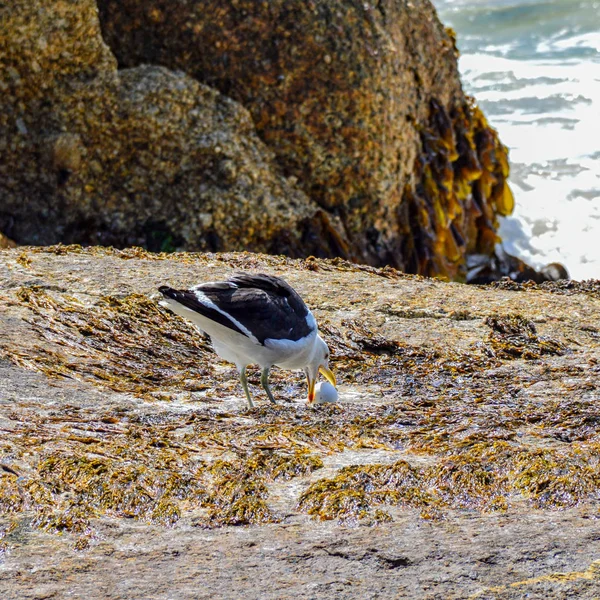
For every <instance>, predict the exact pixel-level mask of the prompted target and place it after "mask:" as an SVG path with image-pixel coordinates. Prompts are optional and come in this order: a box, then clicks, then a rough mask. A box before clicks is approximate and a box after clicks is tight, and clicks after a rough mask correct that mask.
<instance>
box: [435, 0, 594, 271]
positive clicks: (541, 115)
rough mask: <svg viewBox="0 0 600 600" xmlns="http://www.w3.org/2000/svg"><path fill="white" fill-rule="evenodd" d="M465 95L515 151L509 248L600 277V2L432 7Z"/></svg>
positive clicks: (447, 1) (513, 0)
mask: <svg viewBox="0 0 600 600" xmlns="http://www.w3.org/2000/svg"><path fill="white" fill-rule="evenodd" d="M433 2H434V4H435V6H436V7H437V9H438V13H439V16H440V19H441V20H442V22H443V23H444V24H446V25H450V26H451V27H453V28H454V30H455V31H456V33H457V38H458V40H457V42H458V47H459V50H460V51H461V58H460V63H459V65H460V70H461V73H462V80H463V86H464V88H465V91H466V92H467V93H469V94H472V95H473V96H475V97H476V99H477V101H478V103H479V105H480V106H481V107H482V109H483V110H484V112H485V113H486V115H487V117H488V118H489V120H490V122H491V123H492V125H494V127H496V128H497V129H498V131H499V133H500V137H501V139H502V141H503V142H504V143H505V144H506V145H507V146H508V147H509V149H510V159H511V165H512V173H511V184H512V188H513V191H514V193H515V197H516V201H517V208H516V210H515V214H514V215H513V216H511V217H508V218H506V219H503V221H502V224H501V230H500V232H501V235H502V237H503V239H504V245H505V248H506V249H507V250H508V251H509V252H511V253H513V254H517V255H519V256H521V257H523V258H524V259H525V260H526V261H528V262H529V263H531V264H534V265H538V266H540V265H543V264H546V263H549V262H555V261H558V262H562V263H563V264H564V265H566V266H567V268H568V269H569V272H570V273H571V276H572V277H573V278H574V279H587V278H600V0H433Z"/></svg>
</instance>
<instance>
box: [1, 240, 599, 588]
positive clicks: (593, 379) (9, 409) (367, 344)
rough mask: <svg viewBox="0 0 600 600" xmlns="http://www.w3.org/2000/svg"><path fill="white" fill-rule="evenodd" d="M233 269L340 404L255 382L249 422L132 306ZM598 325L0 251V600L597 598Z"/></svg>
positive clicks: (345, 277) (140, 260)
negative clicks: (322, 362) (312, 338)
mask: <svg viewBox="0 0 600 600" xmlns="http://www.w3.org/2000/svg"><path fill="white" fill-rule="evenodd" d="M239 269H243V270H262V271H267V272H271V273H274V274H277V275H281V276H284V277H285V278H286V279H287V280H288V281H290V282H291V283H292V284H293V285H294V286H295V287H296V288H297V289H298V290H299V291H300V293H301V294H302V296H303V297H304V298H305V299H306V301H307V302H308V304H309V305H310V307H311V308H312V309H313V311H314V313H315V316H316V317H317V319H318V321H319V324H320V326H321V331H322V334H323V336H324V337H325V339H326V340H327V341H328V342H329V344H330V347H331V349H332V365H333V368H334V370H335V371H336V373H337V375H338V378H339V381H340V385H339V389H340V396H341V402H340V403H339V404H338V405H330V406H320V407H316V408H314V409H309V408H307V407H306V406H305V400H304V399H305V395H306V389H305V382H304V381H303V377H302V376H301V374H294V373H289V372H282V371H279V370H274V372H273V377H272V384H273V389H274V392H275V395H276V397H277V398H278V401H279V402H278V405H277V406H272V405H270V403H268V402H267V401H266V398H265V397H264V394H263V393H262V392H261V391H260V388H259V385H258V383H259V377H258V373H257V372H256V371H255V370H253V369H251V371H252V377H251V387H252V391H253V393H254V394H256V400H257V408H256V409H255V410H253V411H249V410H248V409H247V407H246V402H245V399H244V396H243V393H242V391H241V389H240V385H239V382H238V379H237V374H236V371H235V369H234V368H233V367H232V366H231V365H228V364H226V363H224V362H223V361H221V360H220V359H219V358H218V357H216V356H215V355H214V354H213V353H212V352H211V350H210V347H209V345H208V344H207V343H206V341H205V340H204V339H203V338H202V337H201V336H200V335H199V334H198V333H197V332H196V331H195V330H194V329H193V328H192V327H190V326H189V325H188V324H187V323H185V322H183V321H182V320H181V319H179V318H178V317H175V316H174V315H172V314H170V313H169V312H168V311H166V310H163V309H162V308H160V307H159V306H158V305H157V303H156V300H155V299H153V298H152V297H151V295H153V294H155V291H156V288H157V286H159V285H161V284H165V283H167V284H171V285H177V286H180V285H181V286H185V285H190V284H192V283H196V282H198V281H203V280H214V279H217V278H219V277H222V276H225V275H228V274H230V273H231V272H232V271H234V270H239ZM599 320H600V283H599V282H588V283H586V284H574V283H562V284H552V285H548V284H544V285H542V286H536V285H534V284H528V285H518V284H515V283H512V282H502V283H501V284H499V285H497V286H496V287H486V288H482V287H476V286H464V285H458V284H447V283H442V282H439V281H435V280H428V279H423V278H420V277H409V276H403V275H401V274H399V273H398V272H396V271H394V270H392V269H389V268H388V269H383V270H376V269H373V268H370V267H359V266H356V265H352V264H350V263H347V262H344V261H340V260H336V261H320V260H314V259H310V260H303V261H292V260H289V259H285V258H282V257H268V256H262V255H252V254H207V255H190V254H179V255H171V256H170V257H169V258H165V255H162V256H157V255H152V254H147V253H145V252H143V251H140V250H125V251H116V250H106V249H102V248H95V249H88V250H82V249H81V248H78V247H72V248H65V247H61V246H57V247H53V248H49V249H30V248H17V249H13V250H4V251H1V252H0V431H1V432H2V436H1V438H0V589H1V590H2V598H6V599H7V600H13V599H14V600H16V599H19V600H21V599H25V598H41V597H44V598H49V597H57V598H62V597H66V596H70V597H74V598H91V597H93V598H111V599H128V598H173V597H174V596H176V597H177V598H181V599H183V600H185V599H187V598H190V599H191V598H194V599H197V598H202V599H203V598H215V597H219V598H226V599H229V598H240V597H249V598H256V597H260V598H268V599H273V600H275V599H277V598H283V597H298V598H314V597H317V596H318V597H320V598H321V597H322V598H336V599H337V598H377V597H379V598H393V597H402V598H419V599H420V598H431V599H432V600H433V599H434V598H468V597H472V598H490V599H491V598H495V599H500V598H502V599H506V598H514V599H518V598H523V597H528V598H539V599H542V598H557V599H558V598H565V597H576V598H582V599H587V598H590V599H591V598H594V597H595V596H597V590H598V585H599V584H600V569H599V568H598V556H597V551H596V548H597V540H598V537H599V536H600V526H599V525H598V519H597V515H598V509H599V507H600V505H599V497H600V496H599V492H600V476H599V474H598V473H599V471H598V449H599V439H598V409H597V406H598V401H599V399H600V398H599V390H600V378H599V369H600V367H599V364H600V362H599V361H600V333H599V331H598V326H597V325H598V321H599ZM246 524H253V525H252V526H249V527H248V526H246V527H240V525H246ZM233 525H238V527H234V526H233ZM173 590H176V592H174V591H173Z"/></svg>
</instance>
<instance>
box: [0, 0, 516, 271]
mask: <svg viewBox="0 0 600 600" xmlns="http://www.w3.org/2000/svg"><path fill="white" fill-rule="evenodd" d="M100 7H101V15H102V25H103V32H104V35H105V36H106V40H107V41H108V43H109V45H110V50H109V47H108V46H107V45H106V44H105V43H104V41H103V38H102V35H101V31H100V25H99V21H98V15H97V8H96V4H95V3H94V2H93V0H80V1H77V2H75V1H71V2H68V1H65V0H63V1H56V0H33V1H31V2H29V1H28V2H25V1H23V0H18V1H17V2H12V3H5V4H4V5H3V6H2V7H0V17H1V23H2V31H1V32H0V73H1V74H2V77H0V80H1V83H0V85H1V86H2V92H3V93H2V95H1V96H0V154H1V156H2V160H1V161H0V198H1V204H0V231H2V232H3V233H4V234H6V235H8V236H9V237H11V238H12V239H14V240H15V241H16V242H17V243H34V244H48V243H54V242H57V241H62V242H81V243H88V244H89V243H91V244H93V243H102V244H113V245H116V246H120V247H122V246H127V245H131V244H139V245H143V246H145V247H147V248H150V249H153V250H172V249H176V248H180V249H188V250H206V249H209V250H239V249H246V250H255V251H266V252H273V253H277V252H281V253H285V254H288V255H291V256H307V255H310V254H314V255H317V256H342V257H347V258H351V259H354V260H357V261H359V262H365V263H371V264H377V265H383V264H391V265H394V266H396V267H399V268H401V269H403V270H406V271H411V272H418V273H422V274H433V275H440V276H443V277H448V278H453V279H461V278H464V277H465V274H466V263H465V256H466V255H471V254H477V255H481V256H484V257H489V256H490V255H491V254H492V253H493V251H494V244H495V243H496V242H497V236H496V228H497V221H496V216H497V215H498V214H507V213H509V212H510V211H511V210H512V202H513V201H512V196H511V194H510V191H509V190H508V186H507V185H506V176H507V173H508V164H507V162H506V151H505V148H504V147H503V146H502V144H501V143H500V142H499V140H498V139H497V136H496V134H495V132H494V131H493V130H492V129H490V127H489V126H488V125H487V123H486V122H485V118H484V117H483V115H482V114H481V113H480V112H479V111H478V110H477V109H476V108H475V107H474V106H473V105H471V104H470V102H469V101H468V99H466V98H465V96H464V94H463V92H462V90H461V87H460V82H459V79H458V71H457V66H456V51H455V46H454V41H453V39H452V37H451V35H450V34H449V33H448V32H446V31H445V30H444V28H443V27H442V25H441V24H440V23H439V21H438V19H437V17H436V15H435V11H434V9H433V7H432V5H431V4H430V3H429V2H428V1H427V0H418V1H415V2H405V1H403V0H393V1H392V0H386V1H385V2H380V3H378V4H377V5H376V6H375V5H371V4H368V3H363V2H357V1H356V0H344V1H343V2H336V3H332V2H328V1H325V0H320V1H315V2H304V1H297V2H296V1H294V2H282V1H281V2H280V1H276V2H269V3H255V2H245V1H242V2H229V1H228V2H195V1H194V2H185V3H182V2H180V3H173V2H163V1H159V0H151V1H150V2H143V3H140V2H129V1H128V0H125V1H124V2H118V3H111V2H109V1H108V0H103V1H102V2H100ZM113 51H114V53H116V55H117V57H118V59H119V63H120V66H121V67H131V68H124V69H122V70H119V71H118V70H117V65H116V60H115V57H114V56H113V53H112V52H113ZM148 63H155V66H147V64H148ZM142 64H144V65H146V66H141V65H142ZM158 65H162V68H161V67H160V66H158ZM165 67H166V68H165ZM167 68H169V69H172V70H170V71H169V70H167ZM179 70H181V71H183V72H185V74H184V73H182V72H181V71H179ZM198 81H200V82H202V83H199V82H198ZM206 85H208V86H210V87H206ZM216 90H219V91H220V93H219V92H217V91H216ZM238 101H239V102H240V103H241V104H242V105H243V106H244V107H245V108H242V106H241V105H240V104H238V103H237V102H238ZM246 109H247V110H248V111H249V112H246ZM256 132H258V135H257V133H256ZM259 136H260V138H262V141H261V140H260V139H259ZM273 153H274V154H273Z"/></svg>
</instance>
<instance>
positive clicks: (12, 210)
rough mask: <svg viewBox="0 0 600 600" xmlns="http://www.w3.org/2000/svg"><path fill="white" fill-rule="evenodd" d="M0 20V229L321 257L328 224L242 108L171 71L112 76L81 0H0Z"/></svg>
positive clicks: (47, 236)
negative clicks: (277, 163) (279, 166)
mask: <svg viewBox="0 0 600 600" xmlns="http://www.w3.org/2000/svg"><path fill="white" fill-rule="evenodd" d="M0 19H1V22H2V35H1V36H0V72H2V73H3V77H2V81H3V83H2V84H0V85H3V87H4V89H3V93H2V96H1V97H0V132H1V135H0V155H1V156H2V161H1V162H0V198H2V202H1V203H0V230H2V231H4V233H6V234H7V235H9V236H10V237H12V238H13V239H15V240H16V241H17V242H20V243H25V242H29V243H36V244H48V243H53V242H57V241H80V242H85V243H104V244H116V245H119V246H124V245H130V244H138V245H139V244H141V245H144V246H146V247H149V248H151V249H154V250H169V249H174V248H177V247H186V248H193V249H195V250H206V249H208V250H211V249H212V250H215V249H221V248H227V249H232V248H237V249H252V250H257V251H260V250H262V251H266V252H286V253H288V254H291V255H294V254H302V253H304V252H306V251H307V250H308V251H309V252H310V251H311V250H313V251H314V252H315V253H319V252H321V253H325V254H331V253H334V250H332V249H331V248H329V247H328V245H327V244H328V241H329V240H330V239H331V236H330V235H329V236H328V234H327V230H328V228H329V229H331V230H333V228H332V226H331V224H330V220H329V219H327V218H326V217H324V216H323V215H322V211H320V210H319V208H318V206H317V205H316V204H314V203H312V202H311V201H310V200H309V199H308V198H307V197H306V195H304V194H303V193H302V192H300V191H298V190H296V189H294V188H293V187H292V186H290V185H289V184H288V182H287V181H286V179H285V178H284V177H282V176H281V175H279V174H278V172H277V170H276V169H275V168H274V165H273V162H272V156H271V153H270V152H269V151H268V150H267V149H266V147H265V145H264V144H263V143H262V142H261V141H260V140H259V138H258V137H257V136H256V134H255V131H254V126H253V123H252V121H251V119H250V117H249V115H248V113H247V112H246V111H245V110H244V109H243V108H242V107H241V106H240V105H239V104H237V103H236V102H234V101H232V100H231V99H229V98H227V97H225V96H222V95H221V94H220V93H219V92H217V91H216V90H214V89H211V88H208V87H206V86H205V85H201V84H199V83H198V82H196V81H194V80H193V79H191V78H190V77H188V76H186V75H184V74H183V73H181V72H173V71H169V70H167V69H165V68H161V67H152V66H146V67H139V68H136V69H127V70H122V71H119V72H117V69H116V66H117V65H116V61H115V59H114V58H113V56H112V54H111V52H110V50H109V49H108V47H107V46H106V45H105V44H104V42H103V40H102V37H101V35H100V28H99V24H98V19H97V9H96V6H95V3H94V2H93V1H92V0H83V1H80V2H54V1H50V0H36V1H35V2H16V3H10V4H6V5H4V6H3V7H0ZM323 228H325V235H323V236H319V235H313V237H312V238H310V239H308V238H306V236H305V238H306V239H303V238H302V236H303V235H305V234H307V232H310V231H314V232H316V233H320V232H321V229H323ZM307 235H308V234H307Z"/></svg>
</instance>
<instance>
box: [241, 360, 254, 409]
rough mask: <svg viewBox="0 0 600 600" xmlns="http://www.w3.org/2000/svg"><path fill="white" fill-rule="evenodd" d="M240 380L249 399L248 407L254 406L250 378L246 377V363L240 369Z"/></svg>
mask: <svg viewBox="0 0 600 600" xmlns="http://www.w3.org/2000/svg"><path fill="white" fill-rule="evenodd" d="M240 382H241V384H242V387H243V388H244V393H245V394H246V399H247V400H248V408H254V403H253V402H252V398H250V390H249V389H248V379H247V377H246V365H244V366H243V367H242V368H241V369H240Z"/></svg>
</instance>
